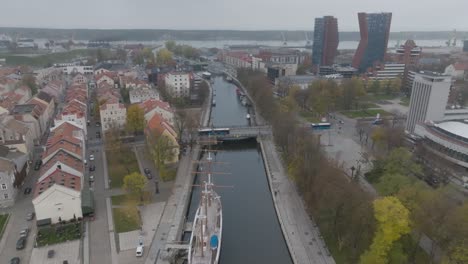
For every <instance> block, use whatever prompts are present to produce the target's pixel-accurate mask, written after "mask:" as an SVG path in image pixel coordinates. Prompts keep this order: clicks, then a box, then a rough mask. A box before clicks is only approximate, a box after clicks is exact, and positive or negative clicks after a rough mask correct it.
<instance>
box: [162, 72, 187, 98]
mask: <svg viewBox="0 0 468 264" xmlns="http://www.w3.org/2000/svg"><path fill="white" fill-rule="evenodd" d="M164 80H165V83H166V89H167V91H168V92H169V94H171V96H173V97H188V96H189V95H190V81H191V80H190V74H189V73H185V72H171V73H168V74H166V76H165V78H164Z"/></svg>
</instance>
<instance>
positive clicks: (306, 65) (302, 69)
mask: <svg viewBox="0 0 468 264" xmlns="http://www.w3.org/2000/svg"><path fill="white" fill-rule="evenodd" d="M311 69H312V61H311V59H310V57H307V58H306V59H305V60H304V62H302V64H299V66H298V67H297V71H296V74H297V75H304V74H306V73H307V72H308V71H310V70H311Z"/></svg>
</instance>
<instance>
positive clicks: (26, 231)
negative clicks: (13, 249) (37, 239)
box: [20, 227, 29, 237]
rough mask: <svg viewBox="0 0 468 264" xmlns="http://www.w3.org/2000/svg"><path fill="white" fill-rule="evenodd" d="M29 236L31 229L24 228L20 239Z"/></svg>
mask: <svg viewBox="0 0 468 264" xmlns="http://www.w3.org/2000/svg"><path fill="white" fill-rule="evenodd" d="M28 235H29V228H27V227H26V228H24V229H23V230H21V232H20V237H28Z"/></svg>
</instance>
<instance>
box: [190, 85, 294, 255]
mask: <svg viewBox="0 0 468 264" xmlns="http://www.w3.org/2000/svg"><path fill="white" fill-rule="evenodd" d="M213 88H214V90H215V91H216V96H215V99H216V106H215V107H213V110H212V111H213V112H212V122H213V125H214V126H218V127H219V126H237V125H247V120H246V119H245V116H246V113H247V110H246V108H245V107H244V106H242V105H241V104H240V102H239V101H238V99H237V97H236V92H235V90H236V86H235V85H233V84H231V83H228V82H226V81H224V80H223V78H222V77H215V78H214V84H213ZM219 150H220V151H219V152H216V153H217V154H216V156H215V161H217V162H222V163H215V164H213V166H212V171H215V172H228V173H230V174H219V175H215V176H214V182H215V184H216V185H219V186H224V187H220V188H218V189H217V192H218V194H219V195H220V196H221V200H222V204H223V219H224V221H223V236H222V241H221V243H222V244H221V257H220V263H221V264H239V263H243V264H249V263H252V264H254V263H269V264H290V263H292V261H291V257H290V255H289V252H288V248H287V246H286V241H285V240H284V237H283V233H282V231H281V227H280V224H279V222H278V218H277V216H276V212H275V208H274V205H273V200H272V197H271V193H270V189H269V186H268V180H267V176H266V172H265V169H264V164H263V159H262V156H261V153H260V149H259V148H258V146H257V143H256V141H254V140H253V141H250V142H242V143H240V142H237V143H231V144H224V143H223V144H222V146H220V147H219ZM201 177H205V176H204V175H203V176H201ZM200 180H201V179H200V177H198V176H197V177H196V179H195V183H196V184H198V183H200ZM231 186H232V187H231ZM199 197H200V189H199V188H197V187H195V188H194V190H193V192H192V200H191V203H190V208H189V212H188V216H187V217H188V220H189V221H193V218H194V214H195V211H196V209H197V206H198V203H199Z"/></svg>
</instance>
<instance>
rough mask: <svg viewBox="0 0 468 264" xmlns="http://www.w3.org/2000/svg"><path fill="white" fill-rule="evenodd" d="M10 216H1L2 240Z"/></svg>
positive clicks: (0, 234) (0, 233)
mask: <svg viewBox="0 0 468 264" xmlns="http://www.w3.org/2000/svg"><path fill="white" fill-rule="evenodd" d="M8 216H9V215H8V214H2V215H0V239H1V238H2V235H3V231H4V229H5V226H6V225H7V224H8Z"/></svg>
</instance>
